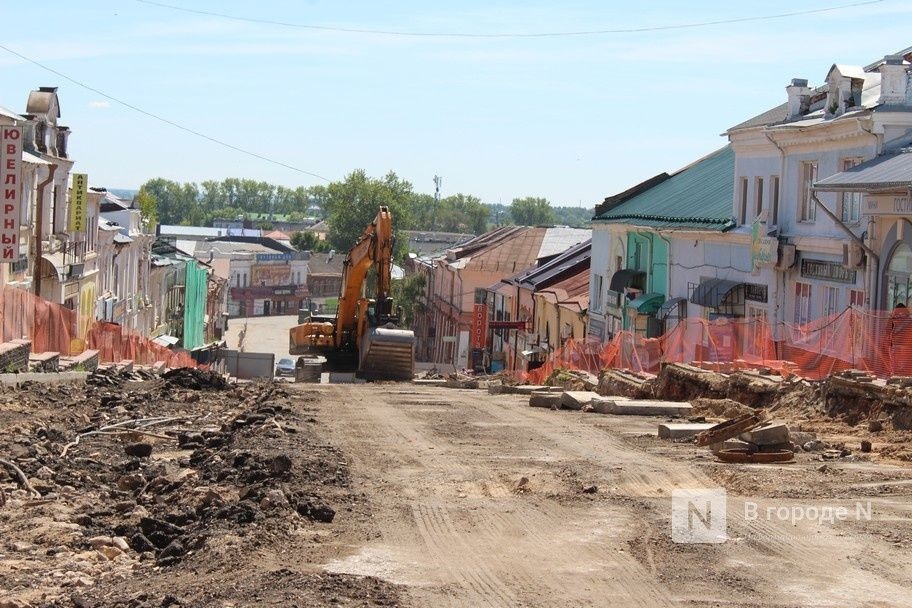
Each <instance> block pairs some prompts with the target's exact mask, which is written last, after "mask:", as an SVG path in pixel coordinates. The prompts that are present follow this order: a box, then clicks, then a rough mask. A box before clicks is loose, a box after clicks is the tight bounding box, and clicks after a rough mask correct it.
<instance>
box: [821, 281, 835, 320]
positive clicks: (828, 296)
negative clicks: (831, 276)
mask: <svg viewBox="0 0 912 608" xmlns="http://www.w3.org/2000/svg"><path fill="white" fill-rule="evenodd" d="M838 307H839V288H838V287H830V286H825V287H824V288H823V310H821V311H820V312H821V314H822V316H824V317H831V316H833V315H835V314H836V313H837V312H838Z"/></svg>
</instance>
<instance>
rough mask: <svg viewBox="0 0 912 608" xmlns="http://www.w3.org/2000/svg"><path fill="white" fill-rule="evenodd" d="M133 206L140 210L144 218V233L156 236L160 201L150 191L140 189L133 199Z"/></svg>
mask: <svg viewBox="0 0 912 608" xmlns="http://www.w3.org/2000/svg"><path fill="white" fill-rule="evenodd" d="M133 205H134V206H135V207H136V208H137V209H139V212H140V214H141V216H142V228H143V232H146V233H148V234H154V233H155V227H156V226H157V225H158V209H157V206H158V201H156V200H155V197H154V196H152V194H151V193H150V192H149V191H148V190H145V189H144V188H140V189H139V192H137V193H136V196H135V197H134V198H133Z"/></svg>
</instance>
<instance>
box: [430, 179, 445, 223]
mask: <svg viewBox="0 0 912 608" xmlns="http://www.w3.org/2000/svg"><path fill="white" fill-rule="evenodd" d="M441 185H443V178H442V177H440V176H439V175H435V176H434V217H433V219H432V224H431V226H432V228H436V222H437V213H438V212H439V211H440V186H441Z"/></svg>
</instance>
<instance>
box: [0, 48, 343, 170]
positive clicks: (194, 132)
mask: <svg viewBox="0 0 912 608" xmlns="http://www.w3.org/2000/svg"><path fill="white" fill-rule="evenodd" d="M0 49H2V50H4V51H6V52H7V53H9V54H10V55H15V56H16V57H18V58H20V59H22V60H23V61H27V62H28V63H31V64H32V65H35V66H38V67H39V68H41V69H42V70H46V71H48V72H50V73H51V74H54V75H56V76H59V77H60V78H63V79H64V80H68V81H70V82H72V83H73V84H75V85H76V86H78V87H82V88H83V89H85V90H87V91H91V92H93V93H95V94H96V95H100V96H102V97H104V98H105V99H109V100H111V101H113V102H114V103H117V104H120V105H122V106H124V107H125V108H129V109H131V110H133V111H134V112H139V113H140V114H143V115H144V116H148V117H149V118H154V119H155V120H158V121H160V122H163V123H165V124H167V125H171V126H172V127H174V128H176V129H180V130H181V131H184V132H186V133H190V134H191V135H195V136H196V137H199V138H202V139H205V140H206V141H208V142H211V143H214V144H217V145H219V146H222V147H224V148H228V149H229V150H234V151H235V152H240V153H241V154H246V155H247V156H251V157H253V158H256V159H259V160H262V161H266V162H267V163H272V164H273V165H278V166H279V167H284V168H285V169H291V170H292V171H297V172H298V173H303V174H304V175H309V176H311V177H316V178H317V179H321V180H323V181H325V182H328V181H331V180H330V179H329V178H326V177H323V176H322V175H320V174H318V173H313V172H312V171H306V170H304V169H301V168H299V167H295V166H293V165H289V164H287V163H283V162H282V161H280V160H276V159H274V158H270V157H268V156H264V155H262V154H259V153H257V152H252V151H250V150H246V149H244V148H241V147H239V146H236V145H234V144H231V143H228V142H227V141H223V140H221V139H216V138H215V137H212V136H210V135H206V134H205V133H202V132H200V131H197V130H196V129H192V128H190V127H187V126H185V125H182V124H180V123H178V122H175V121H173V120H170V119H168V118H165V117H164V116H160V115H158V114H155V113H153V112H149V111H148V110H144V109H142V108H140V107H139V106H136V105H133V104H131V103H129V102H126V101H124V100H122V99H118V98H117V97H114V96H113V95H109V94H107V93H105V92H104V91H101V90H99V89H96V88H95V87H92V86H89V85H87V84H85V83H84V82H80V81H79V80H76V79H75V78H72V77H70V76H67V75H66V74H64V73H63V72H60V71H58V70H55V69H54V68H52V67H50V66H47V65H44V64H43V63H40V62H38V61H36V60H34V59H32V58H30V57H26V56H25V55H23V54H22V53H18V52H16V51H14V50H13V49H11V48H9V47H7V46H4V45H3V44H0Z"/></svg>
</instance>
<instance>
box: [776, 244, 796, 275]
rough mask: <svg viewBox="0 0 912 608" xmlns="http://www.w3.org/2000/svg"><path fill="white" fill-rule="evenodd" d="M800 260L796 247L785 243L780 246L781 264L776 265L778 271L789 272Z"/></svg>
mask: <svg viewBox="0 0 912 608" xmlns="http://www.w3.org/2000/svg"><path fill="white" fill-rule="evenodd" d="M797 260H798V251H797V249H796V247H795V246H794V245H789V244H787V243H783V244H781V245H779V263H778V264H776V269H777V270H787V269H789V268H791V267H792V266H794V265H795V262H796V261H797Z"/></svg>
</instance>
